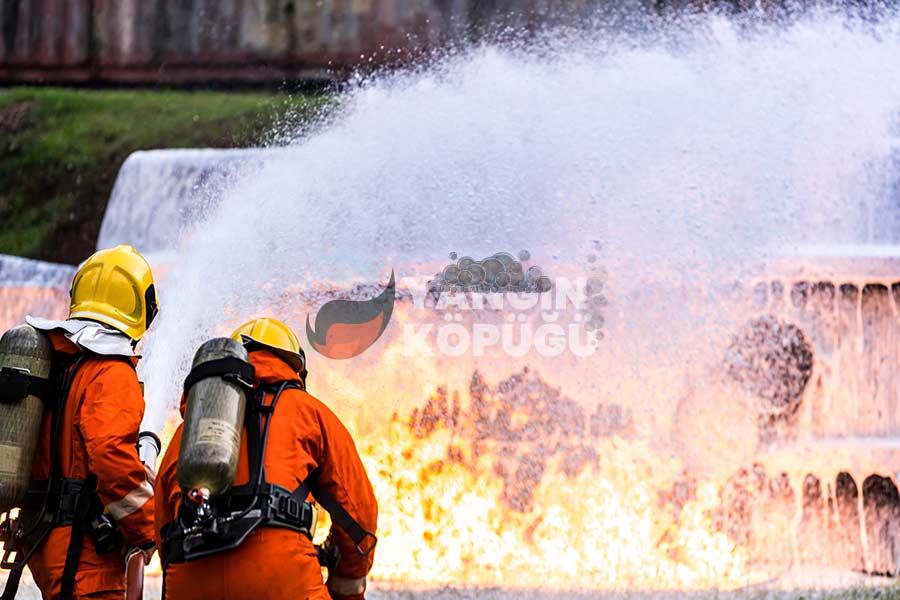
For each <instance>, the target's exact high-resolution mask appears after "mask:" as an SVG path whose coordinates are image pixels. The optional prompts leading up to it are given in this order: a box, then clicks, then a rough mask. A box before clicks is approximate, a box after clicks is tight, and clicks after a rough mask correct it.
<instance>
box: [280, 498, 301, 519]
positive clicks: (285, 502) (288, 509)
mask: <svg viewBox="0 0 900 600" xmlns="http://www.w3.org/2000/svg"><path fill="white" fill-rule="evenodd" d="M279 504H280V505H281V506H279V508H280V509H281V512H282V513H284V514H285V515H287V516H288V517H289V518H290V519H292V520H294V521H300V509H301V506H300V503H299V502H297V501H296V500H295V499H293V498H291V497H287V498H282V499H281V502H279Z"/></svg>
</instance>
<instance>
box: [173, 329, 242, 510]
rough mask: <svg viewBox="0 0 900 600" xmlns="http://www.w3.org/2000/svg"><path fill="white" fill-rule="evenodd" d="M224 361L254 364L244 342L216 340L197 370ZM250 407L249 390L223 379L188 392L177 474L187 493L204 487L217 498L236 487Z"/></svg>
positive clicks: (201, 354)
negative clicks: (247, 410)
mask: <svg viewBox="0 0 900 600" xmlns="http://www.w3.org/2000/svg"><path fill="white" fill-rule="evenodd" d="M222 358H237V359H240V360H242V361H244V362H247V363H249V360H250V359H249V356H248V355H247V350H245V349H244V347H243V346H242V345H241V344H240V343H239V342H236V341H235V340H232V339H230V338H215V339H212V340H209V341H208V342H205V343H204V344H203V345H201V346H200V348H198V349H197V354H195V355H194V363H193V368H196V367H197V365H200V364H202V363H205V362H209V361H213V360H218V359H222ZM246 406H247V397H246V394H245V391H244V388H242V387H241V386H240V385H238V384H237V383H235V382H234V381H230V380H226V379H224V378H223V377H220V376H213V377H207V378H205V379H201V380H199V381H198V382H197V383H195V384H194V385H193V386H192V387H191V388H190V390H188V395H187V408H186V409H185V413H184V429H183V432H182V436H181V452H180V453H179V456H178V466H177V470H176V474H177V477H178V485H180V486H181V489H182V490H184V491H185V492H188V491H190V490H193V489H200V490H202V492H203V496H204V497H206V498H214V497H216V496H219V495H221V494H224V493H225V492H227V491H228V490H229V489H230V488H231V485H232V483H234V476H235V472H236V471H237V463H238V456H239V454H240V449H241V432H242V430H243V427H244V410H245V409H246Z"/></svg>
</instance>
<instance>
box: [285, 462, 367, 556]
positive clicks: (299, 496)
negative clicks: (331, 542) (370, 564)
mask: <svg viewBox="0 0 900 600" xmlns="http://www.w3.org/2000/svg"><path fill="white" fill-rule="evenodd" d="M310 493H312V495H313V498H315V499H316V502H318V503H319V504H321V505H322V508H324V509H325V510H327V511H328V514H329V515H331V520H332V522H333V523H334V524H335V525H337V526H338V527H340V528H341V529H343V530H344V533H346V534H347V535H349V536H350V539H351V540H353V543H354V544H356V551H357V552H359V553H360V554H361V555H363V556H366V555H367V554H369V553H370V552H372V550H374V549H375V544H377V543H378V538H377V537H375V534H374V533H372V532H371V531H366V530H365V529H364V528H363V527H362V525H360V524H359V523H358V522H357V521H356V519H354V518H353V517H352V516H351V515H350V513H348V512H347V509H345V508H344V505H343V504H341V503H340V502H338V500H337V498H335V497H334V496H332V495H331V493H330V492H329V491H328V490H326V489H325V488H324V487H322V484H321V482H319V472H318V469H317V470H315V471H313V472H312V473H310V474H309V476H308V477H307V478H306V479H305V480H303V481H302V482H301V483H300V485H299V486H297V488H296V489H295V490H294V491H293V493H292V494H291V497H292V498H294V499H295V500H297V501H298V502H302V501H304V500H306V496H307V495H309V494H310ZM366 538H372V541H371V542H370V543H366Z"/></svg>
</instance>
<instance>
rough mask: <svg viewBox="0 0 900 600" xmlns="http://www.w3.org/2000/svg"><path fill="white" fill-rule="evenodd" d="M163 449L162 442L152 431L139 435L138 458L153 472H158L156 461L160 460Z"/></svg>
mask: <svg viewBox="0 0 900 600" xmlns="http://www.w3.org/2000/svg"><path fill="white" fill-rule="evenodd" d="M161 448H162V442H160V441H159V437H158V436H157V435H156V434H155V433H153V432H152V431H142V432H140V433H139V434H138V441H137V450H138V456H139V457H140V458H141V462H142V463H144V465H145V466H147V467H149V468H150V469H151V470H153V471H155V470H156V460H157V459H158V458H159V451H160V449H161Z"/></svg>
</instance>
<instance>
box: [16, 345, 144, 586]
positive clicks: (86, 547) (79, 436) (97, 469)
mask: <svg viewBox="0 0 900 600" xmlns="http://www.w3.org/2000/svg"><path fill="white" fill-rule="evenodd" d="M50 339H51V340H52V342H53V346H54V349H55V351H56V352H57V353H69V354H71V353H73V352H76V351H77V349H76V347H75V346H74V344H72V343H71V342H70V341H69V340H67V339H66V338H65V337H63V336H62V335H61V334H60V333H58V332H53V333H51V334H50ZM129 362H130V359H126V358H109V357H104V356H100V355H96V354H92V355H88V357H87V358H85V359H84V360H83V361H82V362H81V365H80V366H79V367H78V370H77V372H76V374H75V377H74V378H73V380H72V386H71V388H70V390H69V395H68V397H67V399H66V406H65V411H64V415H63V420H62V427H61V435H60V437H61V439H60V445H59V448H60V466H61V473H62V476H63V477H71V478H75V479H86V478H87V477H88V475H89V474H93V475H95V476H96V477H97V495H98V496H99V497H100V502H101V503H102V504H103V506H104V511H105V512H106V513H108V514H109V515H110V516H112V517H113V518H114V519H115V521H116V523H117V524H118V526H119V529H120V531H121V532H122V535H123V537H124V538H125V543H126V545H128V546H145V545H148V544H150V543H152V542H153V502H148V500H151V499H152V498H153V488H152V487H151V485H150V483H149V482H148V481H147V475H146V472H145V471H144V466H143V464H141V460H140V458H139V457H138V453H137V448H136V447H135V445H136V443H137V438H138V432H139V430H140V425H141V419H143V416H144V398H143V395H142V394H141V388H140V384H139V383H138V379H137V374H136V372H135V370H134V365H133V364H129ZM40 439H41V441H40V443H39V444H38V448H37V452H36V454H35V460H34V468H33V471H32V475H33V477H34V478H35V479H47V478H48V476H49V473H50V413H49V411H47V413H46V414H45V415H44V421H43V423H42V425H41V438H40ZM70 534H71V527H57V528H56V529H54V530H52V531H51V532H50V534H49V536H48V537H47V539H46V541H45V542H44V543H43V544H42V545H41V547H40V548H38V549H37V551H36V552H35V553H34V555H33V556H32V557H31V560H29V561H28V568H29V569H30V570H31V573H32V575H33V576H34V580H35V582H36V583H37V585H38V587H39V588H40V590H41V593H42V594H43V597H44V598H45V600H46V599H49V598H56V597H58V596H59V593H60V585H61V583H62V575H63V566H64V565H65V561H66V552H67V550H68V548H69V538H70V537H71V536H70ZM124 593H125V563H124V561H123V558H122V555H121V553H120V552H118V551H115V550H113V551H110V552H108V553H106V554H102V555H99V554H97V552H96V551H95V549H94V544H93V543H92V542H91V541H90V539H89V537H88V536H87V535H86V536H85V540H84V542H83V547H82V551H81V557H80V560H79V564H78V569H77V571H76V574H75V591H74V597H75V598H101V599H105V598H116V599H121V598H122V597H123V595H124Z"/></svg>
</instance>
